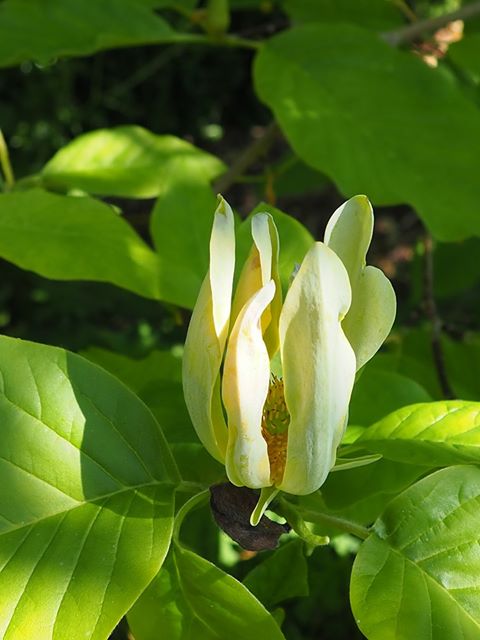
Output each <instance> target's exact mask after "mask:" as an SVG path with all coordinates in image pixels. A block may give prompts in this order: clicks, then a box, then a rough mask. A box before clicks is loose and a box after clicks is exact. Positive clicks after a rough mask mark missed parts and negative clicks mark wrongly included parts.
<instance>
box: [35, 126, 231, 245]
mask: <svg viewBox="0 0 480 640" xmlns="http://www.w3.org/2000/svg"><path fill="white" fill-rule="evenodd" d="M223 171H224V166H223V164H222V162H221V161H220V160H218V159H217V158H215V157H214V156H212V155H210V154H209V153H206V152H205V151H201V150H200V149H197V148H196V147H194V146H193V145H192V144H190V143H189V142H186V141H185V140H181V139H180V138H176V137H175V136H169V135H164V136H158V135H155V134H153V133H151V132H150V131H147V130H146V129H143V128H142V127H138V126H123V127H115V128H112V129H98V130H96V131H91V132H89V133H85V134H84V135H81V136H79V137H78V138H76V139H75V140H73V141H72V142H70V143H69V144H67V146H65V147H63V148H62V149H60V151H58V152H57V153H56V154H55V155H54V156H53V158H52V159H51V160H50V161H49V162H48V163H47V164H46V165H45V167H44V169H43V171H42V177H43V180H44V183H45V185H46V186H47V187H48V188H53V189H71V188H77V189H82V190H84V191H87V192H88V193H93V194H98V195H112V196H124V197H130V198H154V197H156V196H158V195H162V197H164V196H165V192H168V191H169V190H170V189H171V183H172V181H175V180H178V181H182V180H183V181H185V180H192V179H193V178H196V179H197V178H198V177H200V176H201V177H202V179H203V180H204V182H205V184H208V182H209V180H212V179H213V178H214V177H216V176H217V175H219V174H220V173H222V172H223ZM213 208H215V206H214V207H213ZM212 215H213V211H212ZM172 218H173V219H174V218H175V212H174V213H173V214H171V215H170V219H169V220H170V222H172ZM168 235H169V236H170V233H169V234H168Z"/></svg>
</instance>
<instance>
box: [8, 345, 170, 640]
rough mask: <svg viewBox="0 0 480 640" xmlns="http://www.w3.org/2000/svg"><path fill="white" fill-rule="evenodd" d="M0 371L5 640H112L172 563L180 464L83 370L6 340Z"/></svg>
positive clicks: (141, 417) (61, 355) (125, 396)
mask: <svg viewBox="0 0 480 640" xmlns="http://www.w3.org/2000/svg"><path fill="white" fill-rule="evenodd" d="M0 363H1V364H0V414H1V424H2V428H1V431H2V433H1V438H0V474H1V478H2V482H1V485H0V486H1V489H0V558H1V561H0V600H1V602H2V608H1V612H0V635H1V637H2V638H5V640H19V639H20V638H22V639H23V638H34V637H35V638H51V639H52V640H64V639H65V638H69V640H77V639H78V640H80V639H82V640H83V639H84V638H86V637H88V638H92V639H95V640H105V638H107V637H108V635H109V633H110V632H111V630H112V629H113V627H114V626H115V624H116V623H117V622H118V620H119V619H120V618H121V616H122V615H123V614H124V613H125V612H126V611H127V610H128V609H129V608H130V606H131V605H132V604H133V602H134V601H135V600H136V598H137V597H138V596H139V594H140V593H141V592H142V591H143V590H144V589H145V587H146V586H147V585H148V583H149V582H150V581H151V579H152V578H153V577H154V576H155V574H156V573H157V572H158V570H159V568H160V566H161V564H162V561H163V558H164V556H165V554H166V551H167V548H168V544H169V540H170V536H171V528H172V516H173V491H172V490H173V486H174V483H175V482H176V481H177V471H176V468H175V465H174V463H173V459H172V457H171V454H170V452H169V450H168V446H167V444H166V442H165V440H164V437H163V435H162V432H161V430H160V428H159V426H158V424H157V423H156V421H155V420H154V418H153V416H152V414H151V413H150V411H149V410H148V409H147V408H146V407H145V405H143V404H142V403H141V402H140V400H138V398H136V396H135V395H134V394H133V393H132V392H130V391H129V390H128V389H127V388H126V387H125V386H123V385H122V384H121V383H119V382H118V381H117V380H116V379H115V378H113V377H112V376H110V375H109V374H107V373H106V372H105V371H103V370H102V369H100V368H99V367H97V366H95V365H93V364H91V363H89V362H88V361H86V360H84V359H83V358H81V357H79V356H76V355H74V354H71V353H68V352H66V351H64V350H62V349H57V348H54V347H46V346H43V345H37V344H33V343H29V342H22V341H20V340H14V339H11V338H5V337H1V338H0Z"/></svg>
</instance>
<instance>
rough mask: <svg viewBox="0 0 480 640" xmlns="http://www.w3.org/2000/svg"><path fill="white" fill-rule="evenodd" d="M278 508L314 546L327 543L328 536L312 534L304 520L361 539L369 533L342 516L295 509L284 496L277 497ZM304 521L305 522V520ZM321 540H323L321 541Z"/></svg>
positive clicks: (301, 535) (298, 532) (300, 534)
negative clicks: (327, 526)
mask: <svg viewBox="0 0 480 640" xmlns="http://www.w3.org/2000/svg"><path fill="white" fill-rule="evenodd" d="M276 506H278V508H277V509H276V511H278V513H279V514H280V515H282V516H283V517H284V518H285V519H286V520H287V522H288V524H289V525H290V526H291V527H292V529H293V530H294V531H295V533H297V534H298V535H299V536H300V537H301V538H303V539H304V540H305V541H306V542H307V543H308V544H311V543H314V544H315V546H318V545H319V544H328V542H329V538H328V537H327V536H317V535H315V534H313V533H312V532H311V531H310V529H309V528H308V526H307V524H306V522H312V523H315V524H323V525H329V526H331V527H334V528H335V529H339V530H340V531H344V532H345V533H350V534H352V535H354V536H356V537H357V538H360V539H361V540H366V539H367V538H368V536H369V535H370V531H369V530H368V529H367V528H366V527H364V526H362V525H360V524H357V523H356V522H351V521H350V520H345V519H344V518H338V517H337V516H332V515H329V514H327V513H320V512H318V511H310V510H308V509H302V508H300V509H297V507H296V506H295V505H293V504H292V503H291V502H288V500H285V498H279V499H278V500H277V502H276ZM305 521H306V522H305ZM322 540H323V542H321V541H322Z"/></svg>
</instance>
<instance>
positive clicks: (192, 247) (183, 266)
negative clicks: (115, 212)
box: [150, 164, 217, 309]
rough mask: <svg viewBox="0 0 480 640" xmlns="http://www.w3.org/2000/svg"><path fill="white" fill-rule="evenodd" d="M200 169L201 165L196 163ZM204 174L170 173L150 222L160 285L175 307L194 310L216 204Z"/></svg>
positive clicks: (206, 257)
mask: <svg viewBox="0 0 480 640" xmlns="http://www.w3.org/2000/svg"><path fill="white" fill-rule="evenodd" d="M199 168H200V164H199ZM207 177H208V176H207V175H204V176H197V175H196V173H195V172H190V173H189V172H186V171H184V172H178V173H177V174H175V173H173V172H172V174H171V175H170V176H169V177H168V178H167V179H166V181H165V182H164V184H163V191H162V194H161V195H160V197H159V198H158V199H157V202H156V204H155V207H154V209H153V212H152V217H151V221H150V231H151V234H152V238H153V241H154V244H155V247H156V249H157V251H158V253H159V255H160V256H161V258H162V263H163V268H162V271H161V273H160V278H161V286H162V288H164V289H166V290H167V291H171V294H170V297H173V296H175V299H176V300H177V301H178V304H180V305H181V306H184V307H188V308H190V309H191V308H193V306H194V305H195V302H196V299H197V295H198V292H199V291H200V286H201V284H202V282H203V279H204V277H205V274H206V273H207V271H208V262H209V243H210V233H211V231H212V223H213V214H214V212H215V209H216V208H217V201H216V198H215V196H214V194H213V191H212V189H211V187H210V184H209V181H208V179H207Z"/></svg>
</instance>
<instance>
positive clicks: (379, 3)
mask: <svg viewBox="0 0 480 640" xmlns="http://www.w3.org/2000/svg"><path fill="white" fill-rule="evenodd" d="M283 5H284V7H285V10H286V12H287V13H288V15H289V16H290V17H291V18H292V19H293V20H295V21H296V22H299V23H305V24H308V23H309V22H353V23H354V24H361V25H362V27H370V28H372V29H390V28H394V27H395V26H397V25H401V24H402V14H401V13H400V11H399V9H398V8H397V7H396V6H395V4H394V3H393V2H389V1H388V0H283Z"/></svg>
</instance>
